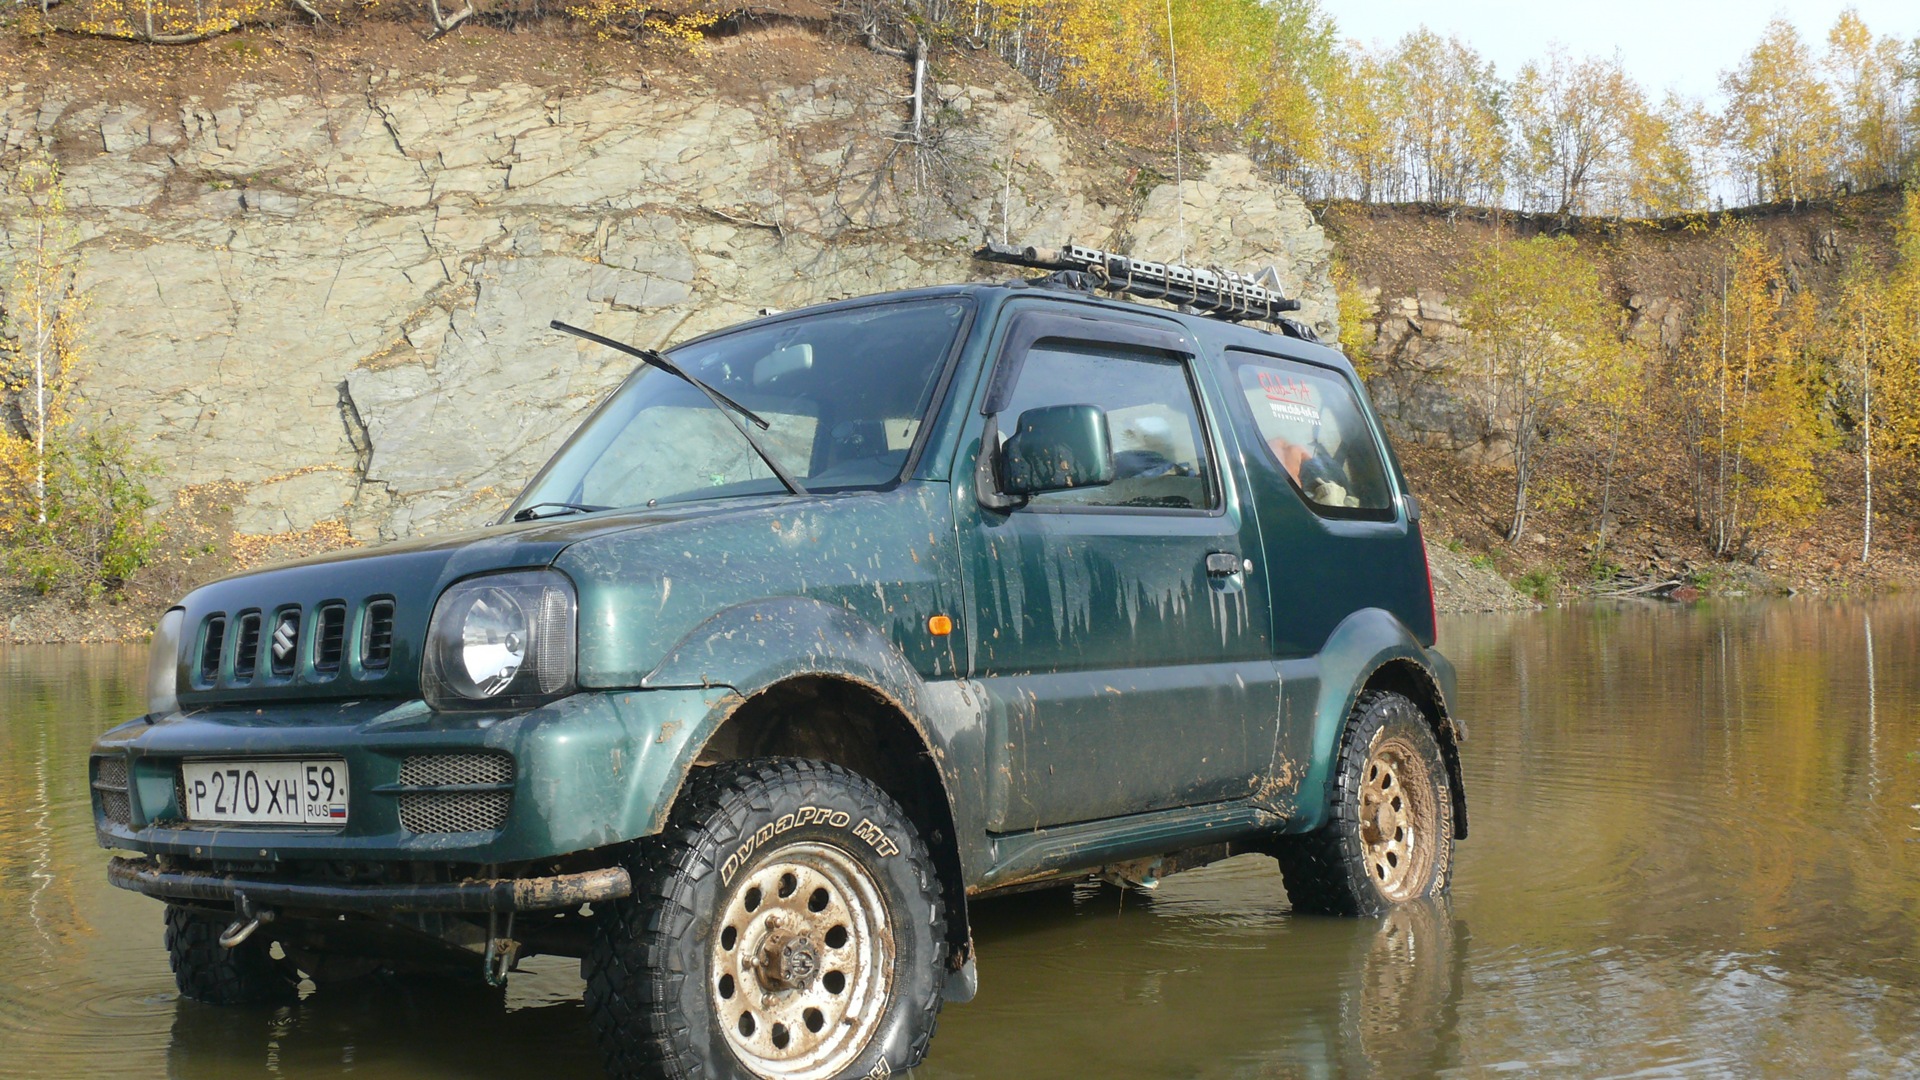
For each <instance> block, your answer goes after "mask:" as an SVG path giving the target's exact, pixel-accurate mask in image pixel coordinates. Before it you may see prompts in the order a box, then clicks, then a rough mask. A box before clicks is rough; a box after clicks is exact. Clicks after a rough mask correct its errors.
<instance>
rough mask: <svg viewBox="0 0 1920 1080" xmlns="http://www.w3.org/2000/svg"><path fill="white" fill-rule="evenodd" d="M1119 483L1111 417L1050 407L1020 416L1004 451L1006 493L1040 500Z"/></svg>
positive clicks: (1085, 408)
mask: <svg viewBox="0 0 1920 1080" xmlns="http://www.w3.org/2000/svg"><path fill="white" fill-rule="evenodd" d="M1111 483H1113V439H1112V437H1111V435H1110V434H1109V433H1108V431H1107V414H1106V413H1104V412H1102V411H1101V410H1100V409H1099V408H1097V407H1095V406H1092V405H1048V406H1045V407H1043V408H1039V409H1028V410H1027V411H1026V412H1023V413H1021V414H1020V421H1019V423H1017V424H1015V425H1014V429H1013V434H1012V435H1010V436H1008V438H1007V441H1006V443H1005V444H1004V445H1002V446H1001V448H1000V490H1001V491H1002V492H1004V493H1005V494H1007V495H1012V496H1026V495H1039V494H1041V493H1042V492H1047V491H1065V490H1066V489H1068V488H1083V487H1099V486H1100V485H1102V484H1111Z"/></svg>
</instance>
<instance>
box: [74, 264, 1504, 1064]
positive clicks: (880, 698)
mask: <svg viewBox="0 0 1920 1080" xmlns="http://www.w3.org/2000/svg"><path fill="white" fill-rule="evenodd" d="M1075 250H1078V251H1082V252H1084V251H1085V249H1075ZM1003 254H1004V253H1003ZM1028 254H1029V255H1031V254H1032V253H1031V251H1029V253H1028ZM1095 254H1099V253H1095ZM1003 261H1020V260H1018V259H1011V260H1003ZM1027 265H1037V266H1052V267H1055V268H1058V267H1059V266H1060V265H1061V263H1060V262H1059V261H1058V260H1056V261H1054V262H1047V261H1046V260H1039V261H1034V260H1028V261H1027ZM1088 265H1089V266H1090V267H1091V269H1093V270H1094V271H1095V272H1094V273H1091V274H1087V275H1078V274H1072V273H1056V274H1054V275H1052V276H1050V277H1044V278H1036V279H1034V280H1031V281H1015V282H1011V283H1007V284H1001V285H965V286H956V287H950V288H937V289H924V290H918V291H911V292H900V293H893V294H887V295H882V296H873V297H867V298H864V299H858V300H851V301H845V302H839V303H832V304H827V305H823V306H819V307H813V308H809V309H806V310H803V311H796V312H791V313H786V314H776V315H773V316H771V317H765V318H761V319H758V320H756V321H754V322H750V323H747V324H745V325H741V326H738V327H734V328H731V329H727V330H723V331H720V332H717V333H713V334H709V335H707V336H705V337H701V338H699V339H697V340H694V341H690V342H687V343H686V344H683V345H680V346H678V347H676V348H674V349H673V350H672V351H671V352H670V353H667V354H660V353H655V352H651V351H647V350H640V349H633V348H631V347H628V346H623V345H620V344H619V343H617V342H611V341H607V340H606V339H602V338H597V337H596V336H595V335H591V334H587V333H585V332H584V331H574V332H575V333H577V334H579V335H580V336H583V337H589V338H593V339H594V340H596V341H598V342H600V344H601V345H603V346H612V347H615V348H620V349H623V350H624V351H626V352H629V353H631V354H633V355H635V356H637V357H639V358H640V359H641V360H642V361H643V363H642V364H641V365H640V366H639V368H638V369H637V370H636V371H635V372H634V374H633V375H632V376H631V377H630V378H628V379H627V380H626V382H625V383H624V384H623V385H621V386H620V387H619V389H618V390H617V391H615V392H614V393H612V394H611V395H610V396H608V397H607V399H606V400H605V401H604V402H603V403H602V404H601V405H600V406H599V408H598V409H597V410H596V411H595V412H594V413H593V414H592V415H591V416H590V417H589V418H588V419H587V420H586V422H585V423H584V424H582V425H581V427H580V428H579V430H578V431H577V432H576V433H574V435H573V436H572V438H571V439H570V440H569V441H568V442H567V443H566V445H565V446H564V447H562V448H561V450H560V451H559V452H558V453H557V454H556V455H555V456H554V457H553V459H552V460H551V461H550V462H548V463H547V465H546V466H545V468H543V469H542V470H541V471H540V473H539V474H538V475H537V476H536V477H535V478H534V479H533V481H532V483H531V484H529V485H528V486H527V488H526V490H525V492H524V493H522V494H521V495H520V497H519V499H518V500H517V501H516V502H515V503H514V504H513V505H512V506H511V507H510V508H509V509H508V510H507V511H506V513H505V514H504V515H503V516H502V518H501V520H499V521H498V522H496V523H495V524H493V525H491V526H489V527H487V528H482V529H479V530H476V531H472V532H465V533H459V534H455V535H448V536H438V537H431V538H425V539H419V540H413V541H408V542H403V543H398V544H393V545H389V546H387V547H383V548H380V549H378V550H373V551H364V552H363V551H350V552H340V553H336V554H332V555H326V556H321V557H318V558H311V559H306V560H303V561H301V562H296V563H292V564H289V565H284V566H280V567H276V568H271V569H266V570H261V571H257V572H253V573H248V574H243V575H240V576H237V577H233V578H229V579H227V580H224V581H220V582H216V583H214V584H211V585H207V586H205V587H203V588H199V589H196V590H194V591H193V592H191V593H189V594H188V595H187V596H186V598H185V599H183V600H182V601H181V602H180V603H179V605H178V606H176V607H174V608H173V609H172V610H170V611H168V612H167V613H166V614H165V615H164V616H163V617H162V618H161V620H160V622H159V625H158V628H157V629H156V631H155V634H154V640H153V659H152V666H151V670H150V676H149V684H150V685H149V692H150V697H151V700H150V703H149V708H148V711H147V713H146V715H144V716H141V717H139V718H137V719H134V720H131V721H129V722H127V723H125V724H122V725H120V726H119V727H117V728H114V729H113V730H112V731H110V732H108V733H106V734H105V735H103V736H102V737H101V738H100V739H99V741H98V742H97V743H96V744H95V746H94V748H93V752H92V758H91V762H90V766H89V768H90V778H91V785H92V791H93V797H94V813H95V822H96V828H97V831H98V837H99V841H100V843H101V845H102V846H104V847H107V848H111V849H116V850H119V851H121V852H124V853H126V854H123V855H121V856H120V857H116V858H114V859H112V860H111V862H110V863H109V866H108V871H107V872H108V874H109V876H110V878H111V880H112V882H113V883H114V884H115V885H118V886H120V887H122V888H127V889H132V890H136V891H138V892H142V893H145V894H147V895H149V896H152V897H155V898H157V899H160V900H163V901H165V903H166V916H165V924H166V943H167V949H168V953H169V957H170V960H171V963H172V967H173V971H174V975H175V977H176V979H177V981H178V983H179V987H180V991H181V993H182V994H183V995H185V996H187V997H189V998H194V999H198V1000H200V1001H203V1002H209V1003H213V1004H241V1003H250V1002H260V1001H266V1000H272V999H275V998H286V997H288V996H290V995H291V994H292V993H293V992H294V989H295V987H296V986H297V984H298V982H299V980H300V979H301V978H302V977H303V976H304V977H305V978H308V979H311V980H312V981H313V982H314V983H315V984H317V985H318V986H320V987H321V988H323V990H324V989H325V988H326V987H329V986H331V985H334V984H338V983H343V982H345V981H347V980H351V979H356V978H362V977H367V976H369V975H373V974H377V973H406V972H417V971H427V970H440V971H445V970H448V969H449V968H458V969H460V970H463V971H466V972H470V973H472V975H474V976H475V977H484V978H486V979H487V980H489V981H491V982H495V983H498V982H500V981H502V980H504V979H505V977H506V974H507V972H508V971H509V970H511V969H512V968H513V966H514V965H515V963H516V962H517V961H519V960H520V959H522V958H525V957H529V956H533V955H536V954H551V955H559V956H568V957H576V958H578V959H579V961H580V967H581V972H582V974H583V976H584V978H585V980H586V989H585V996H586V1004H587V1009H588V1012H589V1015H590V1017H591V1021H592V1026H593V1028H594V1030H595V1032H596V1036H597V1038H598V1040H599V1042H600V1044H601V1046H602V1049H603V1052H604V1057H605V1061H606V1065H607V1068H608V1071H609V1072H610V1073H611V1074H613V1075H615V1076H620V1077H630V1076H657V1075H666V1076H675V1077H679V1076H702V1077H731V1076H752V1077H781V1078H829V1077H843V1076H879V1075H885V1074H887V1073H890V1072H893V1071H896V1070H900V1069H903V1068H906V1067H909V1066H911V1065H913V1064H915V1063H917V1062H919V1061H920V1060H921V1058H922V1057H923V1055H924V1054H925V1053H926V1051H927V1046H928V1042H929V1040H930V1039H931V1037H932V1033H933V1029H934V1020H935V1016H936V1014H937V1013H938V1011H939V1009H940V1007H941V1004H942V1002H943V1001H964V1000H966V999H967V998H969V997H970V996H972V994H973V990H974V987H975V985H976V977H975V965H974V954H973V943H972V937H971V935H970V933H969V924H968V914H967V910H968V904H969V902H970V901H971V900H972V899H973V898H975V897H978V896H982V895H985V894H988V893H991V892H994V891H996V890H1001V889H1009V888H1015V887H1022V886H1031V885H1035V884H1039V883H1044V882H1050V881H1074V880H1079V879H1084V878H1086V877H1087V876H1088V875H1090V874H1096V873H1102V872H1104V873H1106V874H1108V875H1109V876H1119V877H1123V878H1126V879H1130V880H1132V881H1135V882H1151V881H1152V880H1153V879H1154V878H1155V877H1157V876H1159V875H1164V874H1167V873H1171V872H1173V871H1175V870H1177V869H1181V868H1185V867H1189V866H1194V865H1199V864H1201V863H1205V862H1208V861H1211V860H1215V859H1219V858H1223V857H1226V856H1227V855H1230V854H1234V853H1239V852H1246V851H1259V852H1265V853H1267V854H1269V855H1271V856H1273V857H1275V858H1277V859H1278V861H1279V864H1280V868H1281V870H1282V871H1283V874H1284V880H1285V886H1286V889H1287V892H1288V894H1289V896H1290V897H1291V900H1292V904H1293V907H1294V910H1296V911H1303V912H1319V913H1330V914H1344V915H1373V914H1379V913H1382V912H1384V911H1386V910H1387V909H1389V908H1390V907H1391V906H1393V905H1395V904H1398V903H1402V902H1406V901H1410V900H1414V899H1416V898H1422V897H1428V896H1433V895H1436V894H1439V893H1441V892H1443V891H1444V890H1445V889H1446V887H1447V881H1448V875H1449V870H1450V866H1451V862H1452V855H1453V845H1454V841H1455V840H1456V839H1457V838H1459V837H1463V836H1465V834H1466V804H1465V800H1464V796H1463V793H1462V788H1461V777H1460V763H1459V757H1458V753H1457V746H1458V744H1459V742H1460V740H1461V738H1462V730H1461V727H1460V724H1459V722H1458V721H1457V720H1456V719H1455V717H1454V715H1453V707H1452V699H1453V685H1454V675H1453V669H1452V667H1451V665H1450V664H1448V662H1447V661H1446V660H1445V659H1443V658H1442V657H1441V656H1440V655H1439V654H1438V653H1437V652H1435V651H1434V649H1433V643H1434V622H1435V618H1434V610H1433V600H1432V591H1431V584H1430V581H1429V579H1428V574H1427V568H1426V560H1425V552H1424V548H1423V546H1422V541H1421V535H1420V528H1419V524H1418V520H1419V506H1418V503H1417V502H1415V500H1414V499H1413V497H1412V496H1411V495H1410V494H1409V492H1408V490H1407V482H1406V478H1405V477H1404V475H1402V472H1401V470H1400V468H1399V465H1398V464H1397V462H1396V460H1395V457H1394V455H1393V452H1392V451H1391V449H1390V448H1389V447H1388V444H1387V442H1386V439H1385V438H1384V437H1383V434H1382V431H1381V426H1380V423H1379V422H1378V420H1377V419H1376V417H1375V416H1374V415H1373V413H1372V412H1371V410H1370V408H1369V406H1368V404H1367V398H1366V395H1365V393H1364V392H1363V390H1362V388H1361V385H1360V383H1359V382H1358V381H1357V380H1356V378H1355V377H1354V373H1353V371H1352V369H1351V367H1350V366H1349V365H1348V364H1347V363H1346V361H1345V360H1344V359H1342V358H1341V356H1340V355H1339V354H1338V353H1337V352H1335V351H1333V350H1331V349H1328V348H1326V347H1324V346H1321V345H1319V344H1317V343H1315V342H1314V341H1313V340H1312V335H1311V334H1310V333H1307V332H1305V331H1304V330H1303V329H1302V328H1300V327H1299V326H1298V325H1297V324H1294V323H1292V322H1290V321H1287V320H1285V319H1281V318H1278V317H1277V316H1272V315H1271V308H1272V307H1273V305H1271V304H1266V305H1265V311H1264V313H1265V314H1267V315H1268V316H1269V317H1268V318H1267V319H1266V321H1267V322H1268V323H1269V324H1270V325H1272V327H1273V329H1272V330H1266V329H1256V328H1255V327H1253V326H1250V325H1247V324H1246V315H1247V312H1246V311H1244V310H1231V309H1232V305H1233V304H1234V303H1240V304H1241V305H1242V306H1243V307H1244V306H1245V303H1246V301H1245V299H1244V296H1242V298H1241V299H1240V300H1238V301H1235V300H1233V298H1231V297H1229V298H1227V299H1226V300H1221V299H1220V298H1219V297H1217V296H1215V295H1214V293H1213V292H1210V291H1208V289H1207V288H1203V287H1202V284H1201V283H1198V282H1196V280H1194V279H1195V273H1196V272H1193V271H1188V270H1186V268H1180V267H1160V266H1157V265H1155V264H1144V263H1142V264H1131V265H1128V264H1126V260H1124V259H1119V258H1118V257H1107V256H1102V259H1101V261H1100V263H1099V264H1097V265H1095V264H1088ZM1122 270H1125V271H1127V273H1126V274H1125V277H1126V279H1127V280H1126V281H1125V282H1122V281H1121V280H1120V274H1119V272H1120V271H1122ZM1135 270H1139V271H1141V275H1140V276H1141V278H1142V279H1143V280H1144V279H1146V278H1148V277H1150V276H1151V275H1150V274H1147V273H1146V271H1149V270H1151V271H1154V272H1157V273H1161V275H1162V279H1163V280H1164V279H1165V277H1166V275H1167V274H1169V273H1173V272H1179V273H1180V274H1184V277H1178V278H1177V280H1178V281H1181V282H1185V284H1184V285H1181V286H1180V288H1181V289H1183V290H1188V291H1187V292H1186V293H1183V294H1182V295H1180V296H1178V297H1176V298H1177V299H1188V300H1195V301H1199V302H1200V305H1201V306H1206V305H1207V304H1208V303H1209V302H1210V299H1209V298H1211V302H1212V303H1213V304H1214V305H1215V306H1216V307H1219V306H1222V305H1224V306H1226V307H1228V308H1229V309H1230V310H1229V312H1228V313H1229V314H1230V315H1232V316H1234V317H1232V318H1220V317H1209V316H1205V315H1200V314H1195V313H1193V311H1192V308H1193V306H1194V305H1193V304H1188V305H1186V309H1185V310H1175V309H1171V308H1162V307H1152V306H1147V305H1142V304H1136V303H1129V302H1126V301H1124V300H1116V299H1108V298H1103V297H1098V296H1095V295H1093V292H1094V290H1095V289H1098V288H1106V289H1110V290H1115V291H1124V290H1126V289H1128V288H1131V289H1132V291H1133V292H1135V293H1136V294H1139V293H1140V292H1141V288H1140V286H1139V283H1138V282H1136V281H1134V280H1133V279H1134V277H1135V274H1134V272H1133V271H1135ZM1197 273H1198V275H1199V277H1200V278H1206V279H1208V280H1209V281H1212V280H1213V279H1211V278H1209V275H1208V274H1207V272H1205V271H1200V272H1197ZM1227 278H1229V279H1231V280H1232V281H1233V282H1235V283H1236V284H1235V285H1234V287H1233V291H1235V292H1236V295H1238V294H1244V293H1247V292H1248V290H1251V292H1252V293H1255V294H1258V293H1259V292H1260V290H1259V289H1258V288H1257V287H1254V286H1251V285H1245V283H1247V282H1250V281H1251V280H1252V279H1247V278H1241V277H1239V276H1237V275H1227ZM1215 284H1217V282H1215ZM1243 286H1244V287H1243ZM1162 295H1163V296H1164V295H1165V292H1164V291H1163V293H1162ZM1283 303H1285V302H1283ZM556 327H558V328H561V329H566V330H569V331H571V330H572V328H571V327H564V326H561V325H560V324H556ZM583 347H590V346H583Z"/></svg>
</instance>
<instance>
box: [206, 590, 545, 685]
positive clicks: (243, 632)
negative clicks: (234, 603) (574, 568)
mask: <svg viewBox="0 0 1920 1080" xmlns="http://www.w3.org/2000/svg"><path fill="white" fill-rule="evenodd" d="M398 619H399V605H398V604H397V603H395V601H394V599H393V597H391V596H374V597H370V598H368V599H365V600H360V601H352V600H347V601H342V600H328V601H325V602H323V603H319V604H315V605H314V606H312V607H310V608H308V607H302V606H301V605H299V604H282V605H280V606H279V607H275V608H268V609H266V610H265V611H263V610H262V609H260V608H258V607H249V608H246V609H245V610H242V611H240V612H238V613H235V614H233V615H228V614H227V613H226V612H214V613H212V614H209V615H207V616H206V617H205V618H203V619H201V621H200V624H199V626H200V630H199V637H197V638H195V639H194V640H193V641H192V642H191V643H190V644H189V645H188V646H187V649H186V655H187V668H186V676H187V679H188V681H189V682H190V683H191V685H192V687H193V688H194V689H196V690H216V689H229V688H232V689H238V688H240V687H248V686H253V685H255V684H258V683H261V682H266V683H268V684H269V685H274V686H284V685H286V684H288V683H293V682H304V683H323V682H330V681H334V680H338V679H341V678H343V677H346V678H352V679H355V680H358V681H365V682H373V681H376V680H379V679H383V678H385V677H387V674H388V672H389V671H391V670H392V668H393V655H394V630H395V625H396V623H397V622H398ZM356 620H357V621H356ZM567 629H569V630H571V624H569V625H568V627H567ZM561 666H562V667H564V666H565V665H561Z"/></svg>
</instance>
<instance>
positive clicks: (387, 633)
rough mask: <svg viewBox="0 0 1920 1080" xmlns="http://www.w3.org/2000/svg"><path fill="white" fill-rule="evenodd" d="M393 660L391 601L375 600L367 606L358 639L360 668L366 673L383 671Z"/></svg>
mask: <svg viewBox="0 0 1920 1080" xmlns="http://www.w3.org/2000/svg"><path fill="white" fill-rule="evenodd" d="M392 660H393V601H391V600H375V601H373V602H371V603H369V604H368V605H367V618H366V622H365V629H364V630H362V631H361V638H360V666H361V667H363V668H365V669H367V670H368V671H385V670H386V669H387V664H389V663H391V662H392Z"/></svg>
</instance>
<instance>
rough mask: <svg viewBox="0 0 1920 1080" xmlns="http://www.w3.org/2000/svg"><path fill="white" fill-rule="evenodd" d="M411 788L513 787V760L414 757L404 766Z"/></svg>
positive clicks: (403, 779)
mask: <svg viewBox="0 0 1920 1080" xmlns="http://www.w3.org/2000/svg"><path fill="white" fill-rule="evenodd" d="M400 783H401V784H403V785H405V786H407V787H454V786H460V787H468V786H477V785H481V784H488V785H492V784H511V783H513V758H512V757H510V756H508V755H506V754H495V753H480V754H414V755H411V756H410V757H408V758H407V760H406V761H404V762H402V763H401V764H400Z"/></svg>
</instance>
